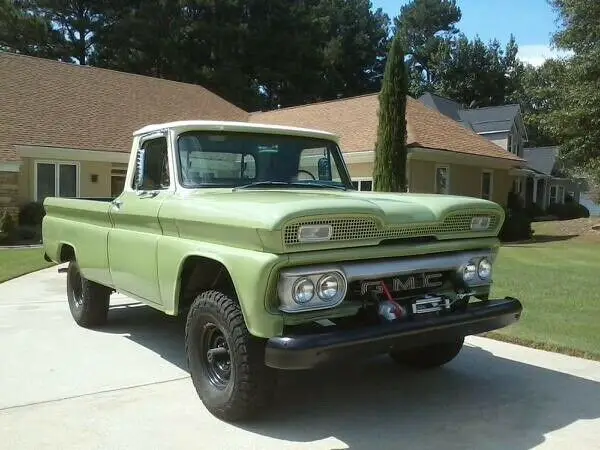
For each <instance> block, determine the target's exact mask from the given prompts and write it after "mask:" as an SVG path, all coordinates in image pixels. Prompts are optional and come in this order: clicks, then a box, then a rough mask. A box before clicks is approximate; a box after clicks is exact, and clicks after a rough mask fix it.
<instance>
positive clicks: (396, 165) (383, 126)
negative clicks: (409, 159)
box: [373, 37, 408, 192]
mask: <svg viewBox="0 0 600 450" xmlns="http://www.w3.org/2000/svg"><path fill="white" fill-rule="evenodd" d="M407 95H408V75H407V70H406V64H405V62H404V51H403V49H402V44H401V41H400V39H399V38H398V37H396V38H394V40H393V41H392V46H391V48H390V52H389V54H388V59H387V62H386V66H385V72H384V75H383V84H382V88H381V92H380V93H379V126H378V129H377V142H376V143H375V167H374V170H373V184H374V190H376V191H381V192H406V185H407V183H406V153H407V151H406V98H407Z"/></svg>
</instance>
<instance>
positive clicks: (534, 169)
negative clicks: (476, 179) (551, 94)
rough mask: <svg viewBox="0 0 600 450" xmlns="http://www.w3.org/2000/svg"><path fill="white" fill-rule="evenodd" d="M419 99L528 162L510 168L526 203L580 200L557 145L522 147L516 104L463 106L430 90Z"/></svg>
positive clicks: (523, 131)
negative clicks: (560, 162)
mask: <svg viewBox="0 0 600 450" xmlns="http://www.w3.org/2000/svg"><path fill="white" fill-rule="evenodd" d="M419 101H420V102H421V103H423V104H424V105H426V106H427V107H429V108H431V109H433V110H435V111H437V112H439V113H441V114H444V115H445V116H447V117H449V118H451V119H453V120H455V121H456V122H458V123H460V124H461V125H462V126H464V127H465V128H467V129H470V130H473V131H474V132H476V133H477V134H479V135H480V136H482V137H485V138H486V139H488V140H489V141H491V142H493V143H494V144H496V145H498V146H500V147H501V148H502V149H504V150H506V151H508V152H510V153H513V154H515V155H517V156H519V157H521V158H524V159H525V160H526V161H527V166H526V167H524V168H518V169H515V170H512V171H511V175H512V176H513V177H514V186H513V189H514V191H515V192H516V193H517V194H518V195H519V196H520V198H521V200H522V203H523V204H524V205H525V206H533V205H534V204H535V205H536V206H538V207H540V208H542V209H546V208H547V207H548V206H549V205H550V204H552V203H564V202H565V199H568V198H571V199H573V200H575V201H576V202H579V198H580V191H581V187H582V183H581V181H580V180H579V179H574V178H569V177H567V176H564V175H563V174H561V170H560V167H559V164H558V147H556V146H554V147H525V143H526V142H527V140H528V139H527V130H526V127H525V123H524V121H523V115H522V112H521V107H520V106H519V105H518V104H509V105H501V106H489V107H484V108H465V107H464V106H463V105H461V104H460V103H458V102H455V101H453V100H450V99H447V98H444V97H441V96H439V95H436V94H432V93H425V94H423V95H422V96H421V97H419Z"/></svg>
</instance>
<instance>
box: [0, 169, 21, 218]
mask: <svg viewBox="0 0 600 450" xmlns="http://www.w3.org/2000/svg"><path fill="white" fill-rule="evenodd" d="M18 176H19V174H18V173H17V172H0V214H3V212H4V211H8V213H9V214H11V215H12V216H13V217H14V218H15V219H16V218H17V212H18V209H17V205H16V203H15V197H16V196H17V193H18V189H19V188H18V182H19V180H18Z"/></svg>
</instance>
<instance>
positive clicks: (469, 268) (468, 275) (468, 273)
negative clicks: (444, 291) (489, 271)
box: [463, 263, 477, 281]
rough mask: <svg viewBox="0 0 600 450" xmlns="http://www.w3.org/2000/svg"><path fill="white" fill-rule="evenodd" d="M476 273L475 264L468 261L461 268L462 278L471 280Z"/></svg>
mask: <svg viewBox="0 0 600 450" xmlns="http://www.w3.org/2000/svg"><path fill="white" fill-rule="evenodd" d="M475 275H477V267H476V266H475V264H472V263H469V264H467V265H466V266H465V268H464V269H463V280H465V281H471V280H472V279H473V278H475Z"/></svg>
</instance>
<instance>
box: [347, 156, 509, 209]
mask: <svg viewBox="0 0 600 450" xmlns="http://www.w3.org/2000/svg"><path fill="white" fill-rule="evenodd" d="M444 165H446V166H448V168H449V169H450V173H449V176H450V194H452V195H465V196H469V197H481V187H482V186H481V177H482V173H483V171H484V170H489V171H490V172H491V173H492V200H493V201H494V202H496V203H499V204H501V205H505V204H506V200H507V197H508V192H509V191H510V188H511V185H512V182H513V180H514V177H512V176H510V175H509V174H508V170H506V169H487V168H485V167H481V166H479V167H478V166H471V165H469V166H467V165H463V164H444ZM435 167H436V163H435V162H434V161H424V160H419V159H411V160H409V162H408V185H409V189H410V192H418V193H433V192H434V190H435ZM348 169H349V171H350V176H351V177H352V178H364V177H372V176H373V164H372V163H360V164H349V165H348Z"/></svg>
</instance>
